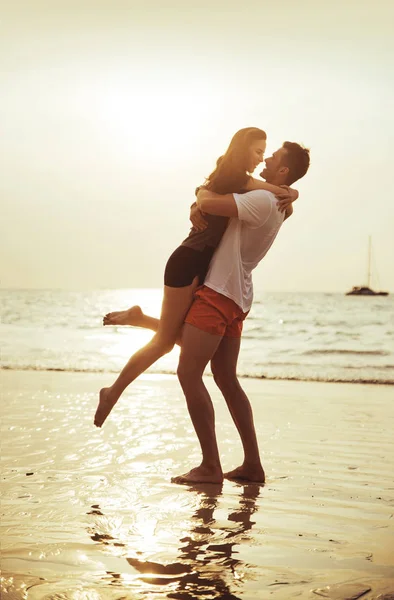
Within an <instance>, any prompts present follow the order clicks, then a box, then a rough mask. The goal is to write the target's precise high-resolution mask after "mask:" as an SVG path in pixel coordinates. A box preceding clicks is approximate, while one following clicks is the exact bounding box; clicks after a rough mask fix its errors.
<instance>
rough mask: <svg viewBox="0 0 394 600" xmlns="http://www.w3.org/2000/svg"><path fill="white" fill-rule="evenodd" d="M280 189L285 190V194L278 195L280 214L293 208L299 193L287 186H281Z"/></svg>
mask: <svg viewBox="0 0 394 600" xmlns="http://www.w3.org/2000/svg"><path fill="white" fill-rule="evenodd" d="M280 187H281V188H282V189H283V192H282V193H280V194H276V198H277V199H278V201H277V203H276V204H277V206H278V210H279V212H284V211H286V210H287V209H288V208H289V207H290V206H291V204H292V203H293V202H294V201H295V200H297V198H298V191H297V190H294V189H293V188H291V187H288V186H287V185H281V186H280ZM290 214H291V213H290ZM288 216H290V215H288ZM286 218H287V217H286Z"/></svg>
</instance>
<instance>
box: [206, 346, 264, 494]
mask: <svg viewBox="0 0 394 600" xmlns="http://www.w3.org/2000/svg"><path fill="white" fill-rule="evenodd" d="M240 344H241V339H240V338H231V337H224V338H223V339H222V341H221V343H220V345H219V347H218V349H217V350H216V353H215V355H214V356H213V358H212V360H211V369H212V374H213V376H214V379H215V383H216V384H217V386H218V387H219V389H220V391H221V392H222V394H223V396H224V398H225V400H226V403H227V406H228V408H229V411H230V413H231V416H232V418H233V421H234V423H235V426H236V428H237V430H238V433H239V435H240V437H241V441H242V446H243V450H244V461H243V463H242V465H241V466H239V467H237V468H236V469H234V470H233V471H229V472H228V473H225V475H224V476H225V477H226V478H227V479H238V480H242V481H248V482H254V483H264V481H265V474H264V469H263V466H262V464H261V460H260V453H259V448H258V443H257V436H256V430H255V427H254V421H253V412H252V407H251V405H250V402H249V399H248V397H247V396H246V394H245V392H244V391H243V389H242V387H241V386H240V383H239V381H238V378H237V361H238V354H239V349H240Z"/></svg>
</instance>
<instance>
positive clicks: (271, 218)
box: [173, 142, 309, 483]
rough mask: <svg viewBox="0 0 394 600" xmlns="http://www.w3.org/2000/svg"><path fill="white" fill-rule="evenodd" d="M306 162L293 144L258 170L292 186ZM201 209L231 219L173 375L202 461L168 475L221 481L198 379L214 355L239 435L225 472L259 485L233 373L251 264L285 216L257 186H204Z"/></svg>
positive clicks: (249, 418) (249, 419) (305, 153)
mask: <svg viewBox="0 0 394 600" xmlns="http://www.w3.org/2000/svg"><path fill="white" fill-rule="evenodd" d="M308 168H309V150H307V149H306V148H303V147H301V146H300V145H299V144H296V143H294V142H285V143H284V144H283V146H282V147H281V148H280V149H279V150H277V151H276V152H274V153H273V155H272V156H271V157H270V158H268V159H266V161H265V169H264V170H263V172H262V173H261V176H262V177H263V178H264V179H265V180H266V181H267V182H269V183H272V184H275V185H291V184H293V183H294V182H295V181H297V180H298V179H300V178H301V177H303V176H304V175H305V173H306V172H307V170H308ZM197 206H198V207H199V209H200V210H201V211H202V212H203V213H208V214H213V215H222V216H227V217H230V218H231V219H230V222H229V225H228V227H227V230H226V232H225V234H224V236H223V238H222V240H221V242H220V245H219V247H218V249H217V251H216V253H215V255H214V257H213V259H212V261H211V266H210V269H209V272H208V275H207V277H206V279H205V281H204V285H203V286H202V288H200V289H198V290H197V291H196V294H195V299H194V302H193V304H192V306H191V308H190V310H189V313H188V315H187V317H186V319H185V325H184V328H183V332H182V340H181V355H180V360H179V366H178V372H177V373H178V378H179V381H180V384H181V386H182V389H183V392H184V394H185V397H186V402H187V406H188V410H189V414H190V417H191V419H192V422H193V426H194V429H195V431H196V434H197V437H198V439H199V442H200V446H201V451H202V463H201V464H200V465H199V466H198V467H196V468H194V469H192V470H191V471H189V472H188V473H186V474H185V475H181V476H178V477H175V478H173V481H174V482H175V483H197V482H205V483H220V482H222V481H223V471H222V467H221V463H220V457H219V450H218V446H217V440H216V434H215V423H214V410H213V405H212V401H211V399H210V396H209V394H208V391H207V389H206V387H205V385H204V383H203V379H202V377H203V373H204V369H205V367H206V366H207V364H208V362H209V361H211V368H212V373H213V376H214V379H215V382H216V384H217V385H218V387H219V388H220V390H221V392H222V394H223V396H224V398H225V400H226V403H227V406H228V408H229V410H230V413H231V416H232V418H233V420H234V423H235V425H236V427H237V429H238V432H239V434H240V437H241V441H242V445H243V450H244V461H243V464H242V465H241V466H239V467H237V468H236V469H234V470H233V471H231V472H229V473H226V474H225V476H226V477H227V478H230V479H239V480H243V481H254V482H261V483H263V482H264V480H265V474H264V469H263V466H262V464H261V460H260V454H259V449H258V444H257V437H256V432H255V428H254V423H253V413H252V408H251V405H250V402H249V400H248V398H247V396H246V394H245V392H244V391H243V389H242V387H241V385H240V384H239V381H238V379H237V375H236V369H237V360H238V354H239V349H240V342H241V333H242V323H243V320H244V319H245V318H246V316H247V314H248V312H249V310H250V307H251V305H252V299H253V283H252V275H251V273H252V270H253V269H254V268H255V267H256V266H257V265H258V263H259V262H260V261H261V260H262V259H263V258H264V256H265V255H266V253H267V252H268V250H269V248H270V247H271V245H272V243H273V241H274V239H275V237H276V235H277V233H278V232H279V229H280V227H281V225H282V223H283V220H284V213H283V212H279V210H278V208H277V201H276V198H275V196H274V195H273V194H271V193H270V192H266V191H264V190H256V191H253V192H248V193H246V194H227V195H225V196H220V195H219V194H215V193H213V192H210V191H208V190H204V189H202V190H200V191H199V192H198V194H197Z"/></svg>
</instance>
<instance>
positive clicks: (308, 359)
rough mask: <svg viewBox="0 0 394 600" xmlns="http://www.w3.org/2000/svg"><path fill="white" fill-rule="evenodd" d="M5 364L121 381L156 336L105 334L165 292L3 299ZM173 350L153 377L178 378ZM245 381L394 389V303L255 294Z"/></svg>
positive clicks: (17, 294) (57, 293) (132, 331)
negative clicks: (110, 315)
mask: <svg viewBox="0 0 394 600" xmlns="http://www.w3.org/2000/svg"><path fill="white" fill-rule="evenodd" d="M0 297H1V323H2V327H1V333H0V344H1V364H2V368H4V369H10V370H37V371H45V370H56V371H69V372H99V373H100V372H108V373H117V372H118V371H119V370H120V369H121V368H122V367H123V365H124V364H125V362H126V361H127V359H128V358H129V356H130V355H131V354H132V353H133V352H135V351H136V350H137V349H138V348H139V347H141V346H142V345H143V344H145V343H146V342H148V341H149V339H150V338H151V336H152V332H150V331H144V330H142V329H138V328H130V327H103V326H102V316H103V315H104V314H105V313H107V312H109V311H112V310H119V309H122V308H127V307H128V306H131V305H133V304H140V305H141V306H142V308H143V310H144V311H145V312H147V313H148V314H151V315H153V316H159V312H160V304H161V298H162V291H161V290H159V289H122V290H94V291H75V292H72V291H61V290H1V291H0ZM178 355H179V349H178V348H175V349H174V350H173V352H171V353H170V354H168V355H166V356H164V357H163V358H162V359H160V360H159V361H158V362H157V363H156V364H155V365H153V366H152V367H151V369H150V370H149V372H153V373H175V372H176V367H177V359H178ZM239 374H240V376H241V377H254V378H267V379H288V380H289V379H294V380H312V381H336V382H339V381H341V382H354V383H361V382H363V383H378V384H391V385H392V384H393V383H394V297H393V296H389V297H379V296H376V297H351V296H345V295H342V294H322V293H261V292H260V293H259V292H256V293H255V301H254V304H253V307H252V310H251V312H250V314H249V316H248V318H247V320H246V322H245V326H244V333H243V339H242V348H241V353H240V359H239Z"/></svg>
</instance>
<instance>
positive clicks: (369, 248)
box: [368, 236, 371, 288]
mask: <svg viewBox="0 0 394 600" xmlns="http://www.w3.org/2000/svg"><path fill="white" fill-rule="evenodd" d="M368 287H369V288H370V287H371V236H368Z"/></svg>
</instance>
